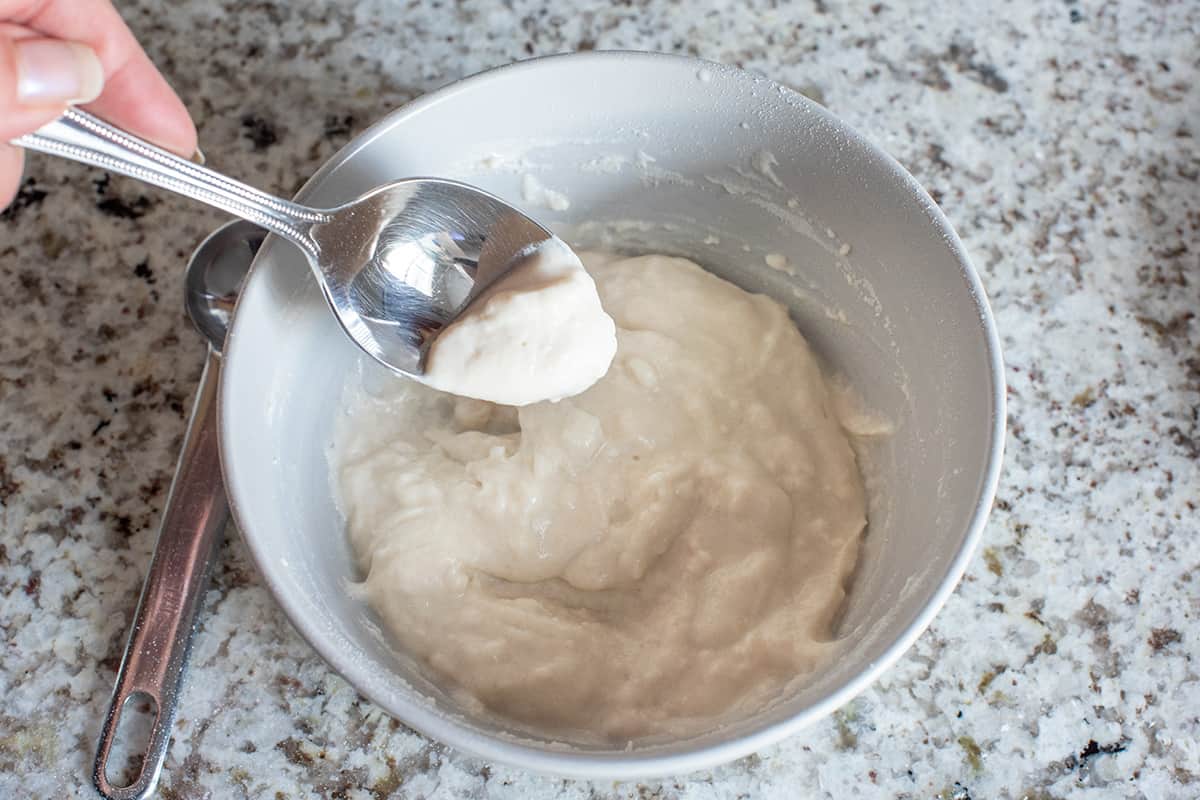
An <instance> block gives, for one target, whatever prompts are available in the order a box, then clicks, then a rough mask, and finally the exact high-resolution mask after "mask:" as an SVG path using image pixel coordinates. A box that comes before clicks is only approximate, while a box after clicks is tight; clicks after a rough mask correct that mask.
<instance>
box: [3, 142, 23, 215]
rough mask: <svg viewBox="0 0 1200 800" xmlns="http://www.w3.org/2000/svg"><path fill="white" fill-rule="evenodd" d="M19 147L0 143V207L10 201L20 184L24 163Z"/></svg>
mask: <svg viewBox="0 0 1200 800" xmlns="http://www.w3.org/2000/svg"><path fill="white" fill-rule="evenodd" d="M23 156H24V154H23V153H22V152H21V149H20V148H19V147H13V146H12V145H8V144H0V209H2V208H4V207H5V206H7V205H8V204H9V203H11V202H12V199H13V197H15V196H16V194H17V187H18V186H20V185H21V170H22V168H23V167H24V165H25V159H24V157H23Z"/></svg>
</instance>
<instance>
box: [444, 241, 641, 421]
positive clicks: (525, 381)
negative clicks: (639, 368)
mask: <svg viewBox="0 0 1200 800" xmlns="http://www.w3.org/2000/svg"><path fill="white" fill-rule="evenodd" d="M616 351H617V338H616V335H615V332H614V328H613V321H612V318H611V317H609V316H608V314H606V313H604V309H603V308H602V307H601V305H600V298H599V296H598V295H597V294H596V284H595V283H594V282H593V281H592V278H591V276H590V275H588V273H587V272H586V271H585V270H584V268H583V264H582V263H580V261H579V257H578V256H577V255H575V253H574V252H573V251H572V250H571V249H570V248H569V247H567V246H566V245H564V244H562V243H561V242H559V241H557V240H553V239H552V240H550V241H548V242H546V243H545V244H544V245H542V246H541V247H539V248H538V249H537V250H534V251H533V253H531V254H530V255H529V256H527V257H526V258H525V260H524V261H522V262H521V263H520V264H519V265H517V266H516V267H515V268H513V270H512V271H511V272H509V273H508V274H507V275H505V276H504V277H503V278H501V279H500V280H499V281H497V282H496V283H495V284H494V285H493V286H490V287H488V289H487V290H486V291H485V293H484V294H483V295H482V296H480V297H479V299H478V300H476V301H475V302H473V303H472V304H471V305H470V306H469V307H468V308H467V310H466V312H465V313H464V314H463V315H462V316H461V317H459V318H458V319H457V320H455V321H454V322H453V323H451V324H450V325H449V326H448V327H447V328H446V329H445V330H444V331H442V332H441V334H439V335H438V337H437V338H436V339H434V340H433V345H432V346H431V347H430V350H429V356H428V358H427V359H426V365H425V374H424V376H423V377H422V380H424V382H425V383H426V384H428V385H430V386H432V387H434V388H435V389H441V390H442V391H445V392H450V393H451V394H457V395H462V396H464V397H474V398H477V399H480V400H488V401H491V402H494V403H503V404H504V405H510V406H524V405H528V404H530V403H537V402H541V401H542V400H561V399H563V398H564V397H571V396H573V395H577V394H579V393H580V392H582V391H583V390H585V389H587V388H588V387H589V386H591V385H592V384H593V383H595V382H596V381H598V380H600V378H601V377H603V376H604V373H605V372H607V371H608V366H609V364H611V363H612V359H613V354H614V353H616Z"/></svg>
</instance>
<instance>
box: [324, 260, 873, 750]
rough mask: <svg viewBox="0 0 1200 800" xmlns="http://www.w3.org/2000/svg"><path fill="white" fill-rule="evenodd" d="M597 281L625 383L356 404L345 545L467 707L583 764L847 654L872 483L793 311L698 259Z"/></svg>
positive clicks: (386, 397)
mask: <svg viewBox="0 0 1200 800" xmlns="http://www.w3.org/2000/svg"><path fill="white" fill-rule="evenodd" d="M584 263H585V264H586V265H587V267H588V270H589V271H590V272H591V274H592V275H593V276H594V278H595V280H596V285H597V287H598V289H599V293H600V297H601V300H602V301H603V304H604V308H605V309H606V310H607V311H608V313H609V314H611V315H612V317H613V319H614V320H615V321H616V325H617V340H618V349H617V354H616V358H615V360H614V361H613V364H612V367H611V368H610V369H609V371H608V374H607V375H606V376H605V377H604V378H603V379H602V380H600V381H599V382H598V383H596V384H595V385H594V386H592V388H590V389H589V390H588V391H586V392H584V393H583V394H580V395H578V396H576V397H573V398H570V399H567V400H563V401H561V402H558V403H538V404H534V405H529V406H525V407H523V408H520V409H513V408H506V407H501V406H494V405H491V404H488V403H483V402H479V401H475V400H465V399H460V398H454V397H449V396H447V395H444V394H440V393H438V392H435V391H433V390H431V389H429V388H427V387H425V386H420V385H418V384H415V383H412V382H409V381H396V382H393V383H390V384H389V385H388V386H387V388H386V389H385V391H384V392H383V393H382V394H381V395H368V394H367V393H365V392H359V393H358V395H357V396H356V397H355V398H354V399H353V401H352V403H351V411H350V413H349V414H348V415H347V416H346V417H345V418H344V419H343V420H341V421H340V423H339V430H338V433H337V436H338V450H337V453H336V456H335V459H334V462H335V468H336V470H337V475H336V477H337V482H338V484H339V487H340V494H341V501H342V505H343V510H344V512H345V514H346V517H347V522H348V525H347V529H348V534H349V536H350V539H351V542H352V544H353V548H354V550H355V552H356V553H357V555H358V557H359V560H360V563H361V566H362V568H363V570H364V572H365V574H366V575H367V578H366V583H365V590H366V594H367V597H368V599H369V602H370V603H371V604H372V605H373V606H374V607H375V608H376V609H377V610H378V612H379V614H380V616H381V617H382V618H383V620H384V621H385V622H386V624H387V625H388V627H389V628H390V630H391V632H392V633H393V634H394V635H395V637H396V639H397V640H398V642H399V643H400V645H402V647H403V648H404V649H406V650H407V651H408V652H410V653H412V654H413V655H415V656H416V657H418V658H419V659H420V660H421V661H422V662H423V663H424V664H426V665H427V666H428V667H429V669H430V670H431V671H432V673H433V674H434V676H435V677H437V678H438V679H439V682H440V683H441V684H442V685H445V686H448V687H449V688H450V689H451V690H452V691H456V692H458V693H460V694H461V695H463V696H466V697H470V698H474V699H475V700H477V701H478V702H480V703H482V704H483V705H484V706H485V707H487V708H488V709H489V710H491V711H492V712H494V713H496V714H499V715H501V716H503V717H505V718H507V719H509V720H512V721H514V722H515V723H517V724H519V725H521V726H524V727H526V728H530V729H533V730H536V731H538V732H542V733H548V734H552V735H553V734H558V735H564V736H569V737H570V738H571V739H572V740H574V741H579V740H583V739H600V740H608V741H618V742H619V741H622V740H636V739H639V738H642V737H657V736H662V735H670V736H686V735H692V734H698V733H701V732H703V731H706V730H711V728H712V727H713V726H714V725H716V724H719V723H720V722H723V721H728V720H732V719H736V718H738V717H741V716H744V715H745V714H748V713H751V712H753V711H755V710H757V709H759V708H761V707H763V706H764V705H766V704H768V703H770V702H771V701H773V700H775V699H777V698H778V697H779V695H780V694H781V692H783V691H784V690H785V688H790V687H791V686H794V684H795V681H796V679H797V678H798V677H799V678H801V679H802V678H803V676H804V675H806V674H808V673H811V672H812V671H813V670H814V669H816V668H817V667H818V666H819V665H821V664H822V662H823V661H824V660H826V658H827V657H829V656H830V655H831V654H832V651H833V647H834V645H833V643H832V642H831V641H830V638H831V621H832V619H833V617H834V615H835V614H836V613H837V611H838V608H839V606H840V605H841V603H842V600H843V597H844V594H845V584H846V582H847V581H848V579H849V575H850V573H851V571H852V570H853V568H854V565H855V561H856V559H857V555H858V550H859V542H860V538H861V533H862V531H863V528H864V525H865V521H866V520H865V513H866V512H865V498H864V493H863V484H862V479H861V477H860V475H859V471H858V469H857V466H856V464H855V459H854V454H853V452H852V450H851V448H850V444H849V442H848V441H847V437H846V434H845V433H844V431H843V429H842V427H841V425H840V424H839V421H838V419H837V415H836V413H835V409H834V404H833V401H832V399H831V396H830V392H829V391H828V390H827V388H826V384H825V381H824V380H823V378H822V375H821V372H820V370H819V368H818V365H817V362H816V360H815V359H814V357H813V355H812V353H811V351H810V350H809V348H808V346H807V344H806V343H805V341H804V339H803V338H802V337H801V335H800V333H799V332H798V331H797V330H796V328H795V326H794V325H793V324H792V322H791V320H790V319H789V318H788V316H787V313H786V312H785V311H784V309H783V308H782V307H781V306H780V305H779V304H777V303H776V302H774V301H773V300H770V299H769V298H766V297H763V296H758V295H751V294H748V293H746V292H744V291H742V290H741V289H738V288H736V287H734V286H733V285H732V284H729V283H727V282H725V281H723V280H721V279H719V278H717V277H715V276H713V275H711V274H709V273H707V272H705V271H704V270H702V269H701V268H699V267H697V266H696V265H695V264H692V263H691V262H688V261H685V260H682V259H677V258H667V257H660V256H644V257H640V258H630V259H616V258H613V257H607V256H599V255H585V257H584Z"/></svg>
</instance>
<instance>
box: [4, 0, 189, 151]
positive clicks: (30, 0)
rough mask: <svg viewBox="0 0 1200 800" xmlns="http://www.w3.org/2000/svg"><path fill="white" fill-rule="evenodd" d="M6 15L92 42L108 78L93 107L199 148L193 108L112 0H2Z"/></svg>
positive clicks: (154, 137)
mask: <svg viewBox="0 0 1200 800" xmlns="http://www.w3.org/2000/svg"><path fill="white" fill-rule="evenodd" d="M0 20H5V21H9V22H15V23H17V24H20V25H24V26H26V27H28V28H31V29H33V30H36V31H38V32H39V33H42V34H44V35H46V36H52V37H55V38H58V39H66V40H69V41H74V42H81V43H83V44H86V45H88V46H89V47H91V48H92V49H93V50H95V51H96V55H97V56H98V57H99V58H100V63H101V64H102V65H103V67H104V76H105V82H104V91H103V92H102V93H101V95H100V97H99V98H97V99H96V101H95V102H93V103H89V104H88V105H87V106H86V108H87V110H88V111H91V112H93V113H95V114H96V115H97V116H99V117H102V118H104V119H105V120H107V121H108V122H111V123H112V124H113V125H116V126H117V127H120V128H125V129H126V130H128V131H129V132H130V133H136V134H138V135H139V136H142V137H143V138H146V139H149V140H151V141H153V142H155V143H157V144H160V145H161V146H163V147H165V148H167V149H168V150H172V151H174V152H176V153H179V154H180V155H183V156H191V155H192V153H194V152H195V150H196V127H195V125H194V124H193V123H192V120H191V117H190V116H189V115H188V112H187V108H185V107H184V105H183V102H182V101H180V99H179V97H178V96H177V95H176V94H175V92H174V91H173V90H172V89H171V87H170V85H169V84H168V83H167V81H166V79H165V78H163V76H162V74H161V73H159V71H158V70H157V69H156V68H155V66H154V64H153V63H151V61H150V57H149V56H147V55H146V53H145V51H144V50H142V48H141V46H140V45H139V44H138V42H137V40H136V39H135V38H134V36H133V33H132V32H131V31H130V30H129V27H128V26H127V25H126V24H125V21H124V20H123V19H121V15H120V14H118V13H117V10H116V9H115V8H113V6H112V4H111V3H110V2H108V0H0Z"/></svg>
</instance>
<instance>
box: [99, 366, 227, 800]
mask: <svg viewBox="0 0 1200 800" xmlns="http://www.w3.org/2000/svg"><path fill="white" fill-rule="evenodd" d="M220 370H221V360H220V358H219V357H218V356H217V355H216V354H215V353H213V352H212V350H210V351H209V356H208V362H207V364H205V367H204V375H203V377H201V379H200V388H199V389H198V390H197V392H196V400H195V403H194V405H193V407H192V419H191V422H190V424H189V425H188V430H187V436H186V437H185V439H184V443H183V450H182V452H181V453H180V455H179V465H178V466H177V467H176V469H175V478H174V479H173V480H172V481H171V489H170V491H169V492H168V494H167V504H166V508H165V510H164V512H163V520H162V525H161V527H160V528H159V531H158V542H157V543H156V544H155V547H154V559H153V561H151V562H150V570H149V572H147V573H146V582H145V584H144V585H143V586H142V597H141V599H140V600H139V601H138V607H137V611H136V612H134V617H133V627H132V629H131V630H130V633H129V642H128V644H126V646H125V656H124V658H122V659H121V667H120V669H119V670H118V672H117V684H116V688H115V689H114V690H113V696H112V702H111V704H110V705H109V709H108V713H107V714H106V715H105V718H104V726H103V727H102V728H101V731H100V741H99V743H98V744H97V747H96V763H95V767H94V769H93V772H92V781H93V782H94V783H95V785H96V788H97V789H98V790H99V792H100V794H101V795H103V796H104V797H106V798H108V800H143V799H144V798H148V797H150V795H151V794H153V792H154V788H155V785H156V784H157V783H158V777H159V774H160V773H161V771H162V764H163V759H164V757H165V756H166V753H167V745H168V743H169V742H170V740H171V727H172V726H173V725H174V723H175V712H176V709H177V706H178V701H179V690H180V684H181V682H182V678H183V672H184V667H185V665H186V664H187V655H188V651H189V650H190V649H191V644H192V635H193V633H194V632H195V628H196V616H197V612H198V611H199V610H200V606H201V600H202V597H203V594H204V589H205V586H206V585H207V584H208V569H209V564H210V563H211V562H212V557H211V556H212V552H213V549H214V548H215V547H216V545H217V542H218V541H220V536H221V532H222V531H223V530H224V528H225V522H226V520H228V518H229V506H228V505H227V502H226V499H225V488H224V485H223V484H222V482H221V465H220V462H219V460H218V457H217V408H216V393H217V382H218V378H219V375H220ZM130 698H133V699H134V702H138V701H139V700H141V701H146V700H149V701H150V702H151V711H150V715H151V717H152V718H153V723H152V725H151V727H150V730H149V734H148V741H126V742H125V744H127V745H128V746H129V750H130V752H131V753H144V754H145V755H144V756H143V758H142V763H141V766H140V768H139V769H138V774H137V775H136V776H135V777H134V778H133V782H132V783H129V784H128V785H123V786H119V785H114V784H113V782H112V781H111V780H110V779H109V777H108V764H109V754H110V752H112V747H113V744H114V741H115V739H116V736H117V731H118V729H120V730H121V737H122V739H123V740H129V739H132V737H133V734H134V728H135V726H133V725H126V726H122V725H121V724H120V723H121V717H122V716H123V715H125V714H128V713H130V712H131V711H132V710H133V709H132V707H131V706H127V704H126V701H127V700H129V699H130ZM143 735H144V734H143Z"/></svg>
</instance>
